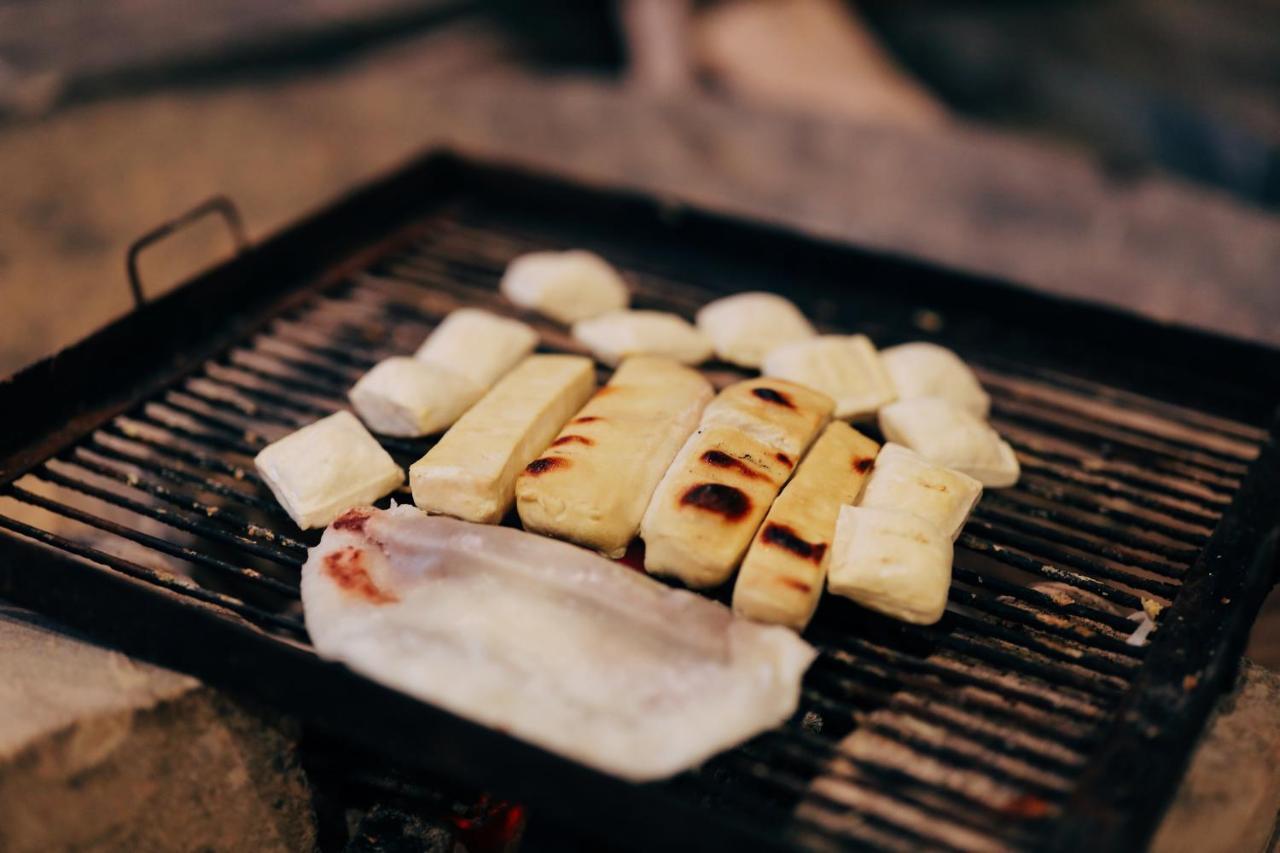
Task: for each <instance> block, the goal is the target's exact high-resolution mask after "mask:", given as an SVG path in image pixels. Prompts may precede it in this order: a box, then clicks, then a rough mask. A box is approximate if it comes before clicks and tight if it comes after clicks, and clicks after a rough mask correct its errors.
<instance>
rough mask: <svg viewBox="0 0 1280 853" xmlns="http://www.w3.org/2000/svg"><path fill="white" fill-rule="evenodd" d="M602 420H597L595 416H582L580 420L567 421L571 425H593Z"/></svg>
mask: <svg viewBox="0 0 1280 853" xmlns="http://www.w3.org/2000/svg"><path fill="white" fill-rule="evenodd" d="M602 420H604V418H598V417H596V416H595V415H583V416H582V417H580V418H574V419H573V420H571V421H569V423H571V424H593V423H595V422H596V421H602Z"/></svg>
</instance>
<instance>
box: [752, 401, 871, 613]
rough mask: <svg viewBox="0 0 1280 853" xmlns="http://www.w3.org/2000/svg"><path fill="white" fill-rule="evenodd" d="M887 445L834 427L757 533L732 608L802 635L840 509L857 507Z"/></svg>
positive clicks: (814, 604) (823, 572)
mask: <svg viewBox="0 0 1280 853" xmlns="http://www.w3.org/2000/svg"><path fill="white" fill-rule="evenodd" d="M879 450H880V445H878V444H876V443H875V442H874V441H872V440H871V439H869V438H867V437H866V436H865V435H863V434H862V433H860V432H858V431H857V430H855V429H854V428H853V427H851V426H849V425H848V424H846V423H844V422H842V421H835V422H833V423H830V424H828V425H827V428H826V429H825V430H823V433H822V435H820V436H818V440H817V441H815V442H814V443H813V447H812V448H811V449H810V450H809V452H808V454H806V455H805V457H804V461H802V462H801V463H800V467H799V468H798V469H797V470H796V473H795V476H793V477H792V478H791V481H790V482H789V483H787V485H786V486H785V487H784V488H783V490H782V494H780V495H778V499H777V500H775V501H774V502H773V506H772V507H770V509H769V514H768V515H767V516H765V519H764V523H763V524H762V525H760V529H759V531H757V532H756V536H755V540H754V541H753V542H752V543H751V547H750V549H748V551H747V556H746V557H745V558H744V559H743V561H742V568H741V569H740V570H739V571H738V580H737V581H736V582H735V583H734V587H733V611H734V612H735V613H737V614H739V615H741V616H746V617H748V618H750V619H754V620H756V621H757V622H770V623H774V624H778V625H786V626H788V627H790V628H794V629H795V630H797V631H803V630H804V628H805V626H806V625H808V624H809V620H810V619H812V618H813V611H814V609H815V608H817V606H818V600H819V598H821V597H822V588H823V585H824V583H825V581H826V574H827V561H828V560H829V559H830V557H831V542H832V537H833V536H834V535H835V529H836V516H837V515H839V513H840V507H841V506H843V505H846V504H851V503H853V502H854V500H856V499H857V497H858V493H859V492H861V491H862V486H863V483H865V482H866V479H867V475H868V474H869V473H870V471H871V467H872V465H873V464H874V462H875V458H876V453H877V452H878V451H879Z"/></svg>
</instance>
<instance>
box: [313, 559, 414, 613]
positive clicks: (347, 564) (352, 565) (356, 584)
mask: <svg viewBox="0 0 1280 853" xmlns="http://www.w3.org/2000/svg"><path fill="white" fill-rule="evenodd" d="M324 568H325V571H326V572H328V574H329V577H331V578H333V582H334V583H336V584H337V585H338V586H339V587H341V588H342V589H343V591H345V592H348V593H351V594H352V595H356V596H359V597H360V598H363V599H364V600H365V601H368V602H370V603H371V604H390V603H391V602H394V601H399V600H400V599H398V598H396V597H395V596H394V595H392V594H391V593H389V592H385V591H384V590H382V589H381V588H379V587H378V585H377V584H376V583H374V582H373V578H371V577H369V569H368V568H367V567H366V566H365V564H364V552H363V551H361V550H360V549H359V548H353V547H350V546H348V547H346V548H340V549H339V550H337V551H334V552H333V553H331V554H328V555H326V556H325V558H324Z"/></svg>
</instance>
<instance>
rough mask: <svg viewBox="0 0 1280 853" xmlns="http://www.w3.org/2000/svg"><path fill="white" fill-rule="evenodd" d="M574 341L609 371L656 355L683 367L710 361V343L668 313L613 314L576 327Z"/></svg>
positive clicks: (682, 319) (577, 323)
mask: <svg viewBox="0 0 1280 853" xmlns="http://www.w3.org/2000/svg"><path fill="white" fill-rule="evenodd" d="M573 337H574V339H575V340H577V341H579V342H580V343H582V344H584V345H585V346H586V347H587V348H588V349H590V350H591V353H592V355H594V356H595V357H596V359H597V360H599V361H602V362H604V363H605V364H607V365H609V366H610V367H612V366H614V365H616V364H618V362H620V361H622V360H623V359H624V358H626V357H628V356H632V355H657V356H664V357H666V358H669V359H672V360H673V361H678V362H680V363H681V364H701V363H702V362H704V361H706V360H707V359H709V358H711V341H709V340H707V338H706V336H705V335H703V334H702V333H701V332H699V331H698V330H697V329H695V328H694V327H693V326H692V325H690V324H689V323H688V322H687V321H686V320H685V319H684V318H683V317H680V316H678V315H676V314H669V313H667V312H665V311H610V312H609V313H607V314H601V315H600V316H599V317H592V318H591V319H589V320H579V321H578V322H576V323H574V324H573Z"/></svg>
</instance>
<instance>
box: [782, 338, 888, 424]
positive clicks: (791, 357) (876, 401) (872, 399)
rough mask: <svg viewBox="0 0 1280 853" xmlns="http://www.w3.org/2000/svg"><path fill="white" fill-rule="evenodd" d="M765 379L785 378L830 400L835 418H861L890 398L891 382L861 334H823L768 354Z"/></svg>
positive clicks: (870, 346)
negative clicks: (807, 387) (832, 402)
mask: <svg viewBox="0 0 1280 853" xmlns="http://www.w3.org/2000/svg"><path fill="white" fill-rule="evenodd" d="M763 372H764V375H765V376H776V377H778V378H780V379H789V380H791V381H792V382H798V383H800V384H801V385H807V386H809V387H810V388H814V389H816V390H818V391H821V392H822V393H824V394H826V395H827V396H828V397H830V398H832V399H833V400H835V401H836V410H835V416H836V417H837V418H839V419H840V420H850V419H854V418H865V417H867V416H869V415H873V414H875V412H876V411H877V410H878V409H879V408H880V407H881V406H883V405H885V404H886V403H889V402H892V401H893V399H894V390H893V382H892V380H890V379H889V374H888V373H887V372H886V371H885V369H884V366H883V365H881V363H880V357H879V355H878V354H877V353H876V348H875V345H873V344H872V343H871V339H870V338H868V337H867V336H866V335H849V336H845V335H823V336H822V337H818V338H811V339H809V340H805V341H796V342H795V343H790V344H786V345H785V346H781V347H778V348H777V349H774V350H771V351H770V352H769V354H768V355H767V356H765V359H764V368H763Z"/></svg>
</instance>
